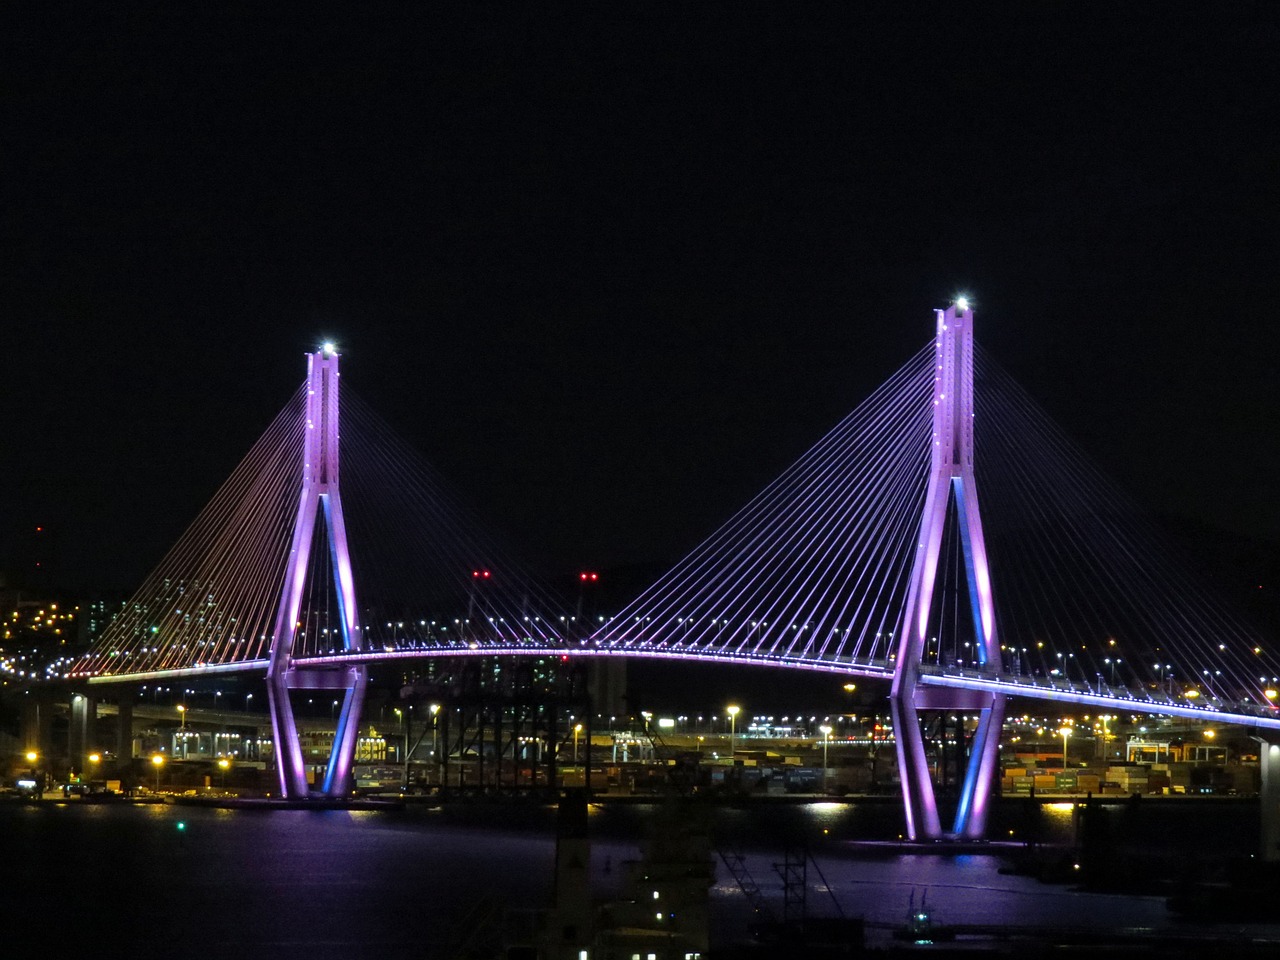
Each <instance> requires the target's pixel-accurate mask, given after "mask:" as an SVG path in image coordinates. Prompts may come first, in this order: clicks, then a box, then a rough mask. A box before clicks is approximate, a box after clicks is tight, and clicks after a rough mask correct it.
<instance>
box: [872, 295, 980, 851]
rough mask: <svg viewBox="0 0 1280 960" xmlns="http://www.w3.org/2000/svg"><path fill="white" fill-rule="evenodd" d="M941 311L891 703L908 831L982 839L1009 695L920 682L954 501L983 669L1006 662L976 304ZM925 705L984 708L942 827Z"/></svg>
mask: <svg viewBox="0 0 1280 960" xmlns="http://www.w3.org/2000/svg"><path fill="white" fill-rule="evenodd" d="M935 313H936V315H937V339H936V346H935V352H936V363H935V373H934V390H933V435H932V440H931V442H932V444H933V446H932V457H931V465H930V473H929V485H928V491H927V493H926V495H925V503H924V510H923V511H922V513H921V517H920V532H919V537H918V539H917V542H916V552H915V559H914V561H913V564H912V569H911V580H910V584H909V587H908V592H907V602H906V606H905V607H904V608H903V615H902V621H901V623H900V624H899V628H898V629H899V633H898V637H899V642H898V649H897V655H896V662H895V664H894V679H893V686H892V690H891V693H890V704H891V707H892V711H893V729H894V739H895V740H896V743H897V751H898V771H899V774H900V776H901V779H902V797H903V802H904V806H905V808H906V820H907V835H908V836H909V837H910V838H911V839H912V840H936V839H941V838H943V837H946V836H954V837H959V838H963V839H977V838H980V837H981V836H983V834H984V832H985V830H986V818H987V804H988V799H989V798H990V796H991V789H992V780H993V778H994V777H995V776H996V775H997V772H998V764H999V749H1000V730H1001V726H1002V725H1003V722H1004V697H1003V696H1002V695H1000V694H991V693H985V692H982V691H970V690H953V689H947V688H943V687H926V686H924V685H922V684H920V682H919V675H920V664H921V660H922V658H923V657H924V655H925V652H926V643H927V639H928V638H927V636H926V634H927V632H928V628H929V623H930V615H931V613H932V610H933V605H934V587H935V581H936V576H937V570H938V555H939V552H940V551H941V547H942V540H943V534H944V531H945V530H946V522H947V515H948V510H949V508H950V506H951V503H952V502H953V501H954V503H955V508H956V511H957V514H956V520H957V527H958V528H959V533H960V540H961V545H962V548H963V553H964V570H965V577H966V580H967V582H968V588H969V601H970V604H969V605H970V608H971V610H972V612H973V620H974V629H975V632H976V635H977V644H976V647H977V669H979V670H985V671H990V672H991V673H993V674H994V673H997V672H998V671H999V669H1000V642H999V640H998V638H997V636H996V622H995V606H994V602H993V595H992V588H991V573H990V569H989V567H988V565H987V549H986V544H985V541H984V539H983V535H982V518H981V514H980V513H979V511H978V488H977V484H976V483H975V481H974V475H973V464H974V460H973V456H974V451H973V418H974V408H973V310H972V309H970V307H969V305H968V304H967V303H965V302H964V301H963V300H959V301H957V302H956V303H954V304H952V305H951V306H950V307H948V308H947V309H946V310H937V311H935ZM922 710H948V711H954V710H964V711H970V712H977V714H978V717H979V719H978V726H977V729H976V731H975V732H974V735H973V738H972V741H971V744H970V753H969V760H968V765H967V768H966V772H965V776H964V782H963V784H962V786H961V789H960V796H959V802H958V805H957V809H956V814H955V821H954V824H953V826H952V829H951V831H950V832H946V831H944V830H943V829H942V823H941V819H940V817H939V814H938V805H937V798H936V796H935V793H934V784H933V779H932V776H931V773H930V768H929V763H928V759H927V757H926V753H925V742H924V735H923V733H922V732H921V729H920V719H919V714H920V711H922Z"/></svg>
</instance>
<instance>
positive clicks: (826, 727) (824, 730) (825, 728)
mask: <svg viewBox="0 0 1280 960" xmlns="http://www.w3.org/2000/svg"><path fill="white" fill-rule="evenodd" d="M818 732H819V733H821V734H822V792H823V793H824V794H825V793H826V792H827V745H828V744H829V743H831V725H830V724H828V723H824V724H823V725H822V726H820V727H819V728H818Z"/></svg>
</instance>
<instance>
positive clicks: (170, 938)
mask: <svg viewBox="0 0 1280 960" xmlns="http://www.w3.org/2000/svg"><path fill="white" fill-rule="evenodd" d="M654 816H655V808H654V807H650V806H635V807H624V806H601V807H593V808H592V812H591V815H590V821H589V822H590V829H591V833H592V837H593V849H592V870H593V874H594V878H595V882H594V884H593V887H594V889H595V892H596V894H597V895H598V896H600V897H604V896H608V895H611V894H613V893H616V892H617V890H618V889H619V887H620V884H621V881H622V876H623V873H624V870H623V866H622V865H623V862H624V861H626V860H629V859H635V858H636V857H637V855H638V844H639V842H640V840H641V839H642V837H643V836H644V835H645V832H646V830H647V829H648V827H649V824H650V823H651V822H652V820H653V818H654ZM1002 816H1004V818H1005V820H1004V821H1001V822H1000V823H998V824H997V830H1003V829H1005V828H1006V827H1008V825H1009V824H1011V823H1012V824H1018V823H1020V822H1021V821H1020V820H1019V817H1021V816H1023V812H1020V811H1018V810H1017V809H1014V810H1013V811H1012V812H1006V813H1005V814H1002ZM1043 816H1044V818H1045V821H1046V824H1047V826H1046V830H1047V831H1048V832H1050V833H1053V834H1056V835H1061V834H1064V833H1067V834H1069V832H1070V831H1071V830H1072V829H1073V819H1074V816H1075V815H1074V812H1073V807H1072V805H1070V804H1067V805H1064V808H1063V809H1060V810H1059V809H1046V810H1044V811H1043ZM1144 816H1146V815H1145V814H1144ZM1161 816H1163V815H1161ZM1186 816H1190V817H1193V818H1194V819H1193V820H1190V821H1189V820H1186V819H1185V817H1184V819H1183V820H1182V821H1181V824H1182V825H1183V826H1179V825H1178V824H1177V823H1174V825H1173V826H1172V828H1171V826H1170V823H1169V822H1165V820H1163V819H1161V817H1150V816H1147V818H1146V819H1145V820H1144V819H1134V818H1131V819H1130V820H1127V821H1124V823H1125V825H1126V829H1132V830H1133V831H1134V833H1135V835H1138V836H1142V837H1145V836H1149V835H1160V836H1169V837H1175V836H1176V837H1192V835H1193V834H1195V835H1196V836H1197V837H1198V836H1199V835H1201V834H1205V833H1208V834H1209V835H1210V838H1211V842H1217V843H1219V844H1220V843H1221V842H1222V841H1221V837H1219V838H1218V840H1216V841H1212V837H1213V834H1214V831H1213V830H1212V829H1206V824H1207V823H1208V822H1210V821H1211V820H1212V817H1206V816H1205V815H1204V813H1203V812H1200V811H1197V812H1193V813H1189V814H1187V815H1186ZM1218 816H1219V817H1220V818H1225V819H1224V822H1227V821H1229V820H1230V817H1231V816H1232V815H1231V814H1223V813H1220V814H1219V815H1218ZM897 818H898V813H897V811H896V808H895V807H894V806H893V805H892V804H889V803H880V804H861V805H857V804H836V803H823V804H811V805H807V806H799V807H795V806H780V807H769V808H765V807H751V808H745V807H744V808H717V809H715V810H714V811H711V812H710V813H709V814H708V820H707V826H708V829H709V831H710V833H711V834H712V836H713V838H714V839H715V840H716V842H717V843H718V844H721V845H723V846H734V847H736V848H738V849H739V850H740V851H741V852H742V854H743V856H744V858H745V862H746V864H747V867H748V869H749V870H750V872H751V874H752V876H753V877H754V879H755V880H756V882H757V883H758V884H759V885H760V887H761V888H762V889H763V890H764V891H765V893H766V894H767V895H768V896H769V897H770V898H772V899H773V901H774V902H775V904H777V903H780V900H781V880H780V876H779V873H778V870H777V867H776V866H775V865H776V864H780V863H781V861H782V860H783V857H784V850H785V848H786V847H788V846H792V847H793V848H795V847H808V849H809V851H810V852H811V853H812V854H813V856H814V859H815V861H816V862H817V864H818V865H819V867H820V869H821V874H822V876H823V877H825V880H826V885H827V886H828V887H829V889H830V894H832V895H834V898H835V900H836V901H837V902H838V903H839V904H840V907H841V909H842V910H843V911H844V913H845V915H847V916H860V917H863V918H864V919H866V920H867V921H869V922H870V923H872V924H898V923H901V922H902V921H903V919H904V917H905V914H906V911H907V907H908V904H909V903H910V902H911V901H912V900H913V899H914V900H915V901H916V902H918V901H919V898H920V897H921V896H922V895H926V892H927V897H928V903H929V905H930V907H931V908H932V910H933V912H934V915H935V917H936V918H937V920H938V921H940V922H951V923H969V924H1012V925H1019V926H1024V925H1061V924H1064V923H1068V924H1070V923H1072V922H1080V923H1082V924H1088V925H1091V926H1096V927H1103V928H1121V927H1132V926H1144V927H1170V926H1171V925H1172V924H1171V920H1170V918H1169V916H1168V914H1167V913H1166V911H1165V908H1164V901H1163V898H1161V897H1149V896H1117V895H1105V894H1096V893H1085V892H1081V891H1076V890H1073V889H1071V888H1069V887H1066V886H1050V885H1045V884H1041V883H1039V882H1038V881H1036V880H1034V879H1031V878H1029V877H1023V876H1011V875H1005V874H1001V873H1000V872H999V868H1000V866H1001V862H1002V861H1001V860H1000V859H999V858H998V857H996V856H994V855H991V854H987V853H981V854H970V855H960V856H933V855H922V854H916V853H904V852H902V851H901V850H900V849H897V848H892V847H890V848H879V849H876V848H868V847H867V846H866V845H865V844H862V843H859V842H858V841H861V840H863V839H866V838H887V837H892V836H894V835H895V833H896V831H897V830H898V829H899V827H898V824H897ZM1175 819H1176V818H1175ZM179 821H181V822H183V823H185V825H186V829H185V830H182V831H179V830H178V829H177V823H178V822H179ZM1192 822H1194V823H1195V825H1196V826H1197V830H1195V831H1192V830H1187V829H1185V828H1184V827H1185V825H1186V824H1187V823H1192ZM554 824H555V811H554V809H553V808H551V807H537V806H523V805H516V804H508V805H492V806H477V807H470V808H451V809H449V810H439V809H429V808H423V809H413V810H407V811H404V812H402V813H386V812H371V811H269V812H268V811H253V810H218V809H202V808H180V807H170V806H141V807H132V806H119V807H116V806H93V805H86V806H79V805H76V804H66V805H61V804H59V805H54V804H49V805H47V806H41V807H36V806H22V805H16V804H15V805H7V806H3V807H0V836H3V837H4V838H5V845H6V859H7V862H8V863H9V864H11V865H16V869H14V871H13V877H14V878H15V879H16V878H20V880H21V882H17V883H14V884H12V885H10V887H9V893H8V894H7V895H6V896H4V897H3V898H0V921H4V922H5V923H6V926H7V927H8V928H9V929H14V928H15V926H16V925H21V924H23V923H29V922H30V918H31V917H33V916H36V917H49V916H53V917H56V918H57V919H56V923H57V925H58V926H59V928H62V927H64V926H65V928H66V929H77V930H94V931H97V934H96V935H97V936H99V937H100V938H101V942H103V943H121V944H127V945H128V947H129V950H128V952H129V955H130V956H132V957H136V958H140V960H146V958H149V957H157V958H158V957H166V958H170V957H173V956H175V955H179V954H181V953H183V952H184V951H178V952H177V953H175V951H174V949H173V946H174V944H189V943H192V942H198V943H199V944H200V946H201V950H202V953H203V955H208V956H234V957H236V958H237V960H253V958H257V957H264V958H265V957H270V958H271V960H287V958H290V957H294V956H296V957H299V958H301V957H306V958H308V960H323V958H325V957H335V958H336V957H342V958H344V960H352V958H360V957H370V958H377V960H396V958H401V957H403V958H406V960H407V958H410V957H414V958H425V960H432V958H435V957H444V956H447V955H449V947H450V944H451V942H453V941H454V940H456V939H457V938H458V937H459V936H460V935H461V931H462V929H463V927H464V926H465V924H466V922H468V921H465V920H464V918H466V917H467V916H468V915H469V914H471V913H472V912H473V911H479V912H481V913H483V912H484V911H483V910H482V909H480V908H485V907H492V908H494V909H496V910H498V912H499V913H500V911H501V908H503V907H509V908H533V907H540V906H544V905H545V904H546V903H547V901H548V899H549V897H550V892H551V880H552V877H551V871H552V866H553V862H554ZM1226 829H1227V830H1228V831H1229V829H1230V825H1229V822H1228V823H1227V828H1226ZM1223 835H1224V836H1225V835H1226V834H1225V833H1224V834H1223ZM1246 846H1247V844H1246ZM716 877H717V880H716V883H715V885H714V887H713V888H712V891H711V896H712V910H713V917H714V918H715V929H716V931H717V934H718V936H719V937H720V938H721V939H722V940H730V939H737V938H740V937H741V935H742V933H743V931H744V929H745V925H746V922H747V920H748V919H750V909H749V906H748V905H747V903H746V901H745V899H744V897H743V895H742V893H741V891H740V890H739V889H738V888H737V886H736V884H735V883H734V882H733V881H732V879H731V878H730V877H729V875H728V872H727V870H725V869H724V868H723V866H722V865H720V864H717V872H716ZM808 881H809V901H808V902H809V907H810V909H811V910H812V912H813V913H814V914H823V913H826V914H830V913H832V912H833V911H834V907H833V906H832V900H831V897H830V896H828V895H827V894H826V893H825V892H824V891H823V889H822V887H823V884H822V882H821V880H820V878H819V877H818V876H817V871H816V870H815V871H812V872H811V873H810V874H809V877H808ZM144 931H145V935H143V932H144Z"/></svg>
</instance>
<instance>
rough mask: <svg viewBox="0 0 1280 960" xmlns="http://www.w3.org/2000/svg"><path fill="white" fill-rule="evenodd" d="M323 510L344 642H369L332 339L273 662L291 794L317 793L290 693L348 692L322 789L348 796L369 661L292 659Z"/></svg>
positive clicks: (279, 761)
mask: <svg viewBox="0 0 1280 960" xmlns="http://www.w3.org/2000/svg"><path fill="white" fill-rule="evenodd" d="M322 511H323V517H324V527H325V532H326V536H327V538H328V543H329V557H330V560H331V566H332V569H333V579H334V592H335V593H336V595H337V599H338V613H339V618H340V620H341V623H342V643H343V648H344V649H346V650H356V649H359V648H360V646H361V641H360V636H361V635H360V625H359V622H358V618H359V613H358V609H359V608H358V607H357V606H356V588H355V582H354V580H353V578H352V575H351V557H350V555H349V554H348V553H347V528H346V524H345V522H344V521H343V517H342V498H341V496H340V494H339V492H338V354H337V353H336V352H334V349H333V345H332V344H325V346H324V348H323V349H322V350H320V351H318V352H316V353H312V354H308V355H307V406H306V434H305V441H304V447H303V466H302V495H301V497H300V498H299V500H298V513H297V517H296V519H295V520H294V527H293V543H292V544H291V545H290V547H289V563H288V566H287V567H286V568H285V581H284V588H283V590H282V592H281V595H280V607H279V611H278V612H277V614H276V623H275V631H274V632H273V633H272V635H271V653H270V663H269V664H268V666H267V695H268V698H269V701H270V705H271V728H272V732H273V734H274V736H275V749H276V768H277V770H278V771H279V776H280V794H281V796H283V797H288V798H299V797H306V796H308V795H309V793H310V791H309V790H308V787H307V776H306V764H305V761H304V757H303V755H302V748H301V746H300V745H299V743H298V728H297V725H296V724H295V722H294V718H293V705H292V704H291V703H290V701H289V691H290V690H334V691H338V690H341V691H343V692H344V697H343V700H342V712H341V713H340V714H338V727H337V733H336V735H335V736H334V739H333V750H332V752H331V753H330V754H329V765H328V768H327V770H326V771H325V776H324V783H323V784H322V785H321V787H320V790H319V792H320V793H321V794H322V795H324V796H326V797H340V796H345V795H346V794H348V793H349V792H350V790H351V764H352V760H353V759H354V757H355V747H356V736H357V734H358V732H359V728H360V709H361V707H362V705H363V702H364V689H365V684H366V682H367V679H368V676H367V673H366V671H365V668H364V667H362V666H340V667H326V668H322V669H321V668H309V669H302V668H298V667H295V666H293V665H292V658H293V641H294V631H295V629H296V626H297V623H298V613H299V606H300V604H301V602H302V591H303V587H304V585H305V583H306V579H307V567H308V563H309V561H310V557H311V546H312V541H313V539H314V537H315V533H316V517H317V514H319V513H321V512H322Z"/></svg>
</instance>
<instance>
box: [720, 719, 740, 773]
mask: <svg viewBox="0 0 1280 960" xmlns="http://www.w3.org/2000/svg"><path fill="white" fill-rule="evenodd" d="M724 709H725V713H727V714H729V762H730V763H733V758H734V754H735V751H734V738H735V736H736V734H737V720H738V711H739V710H741V709H742V708H741V707H736V706H729V707H725V708H724Z"/></svg>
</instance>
